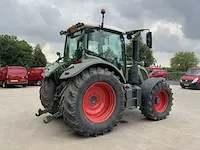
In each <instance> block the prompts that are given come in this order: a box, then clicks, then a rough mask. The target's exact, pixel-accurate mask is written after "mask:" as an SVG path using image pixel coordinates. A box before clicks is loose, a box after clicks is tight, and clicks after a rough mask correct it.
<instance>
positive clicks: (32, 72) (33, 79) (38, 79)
mask: <svg viewBox="0 0 200 150" xmlns="http://www.w3.org/2000/svg"><path fill="white" fill-rule="evenodd" d="M44 70H45V67H35V68H30V69H28V84H29V85H38V86H40V85H41V84H42V81H43V79H44V77H43V75H42V73H43V72H44Z"/></svg>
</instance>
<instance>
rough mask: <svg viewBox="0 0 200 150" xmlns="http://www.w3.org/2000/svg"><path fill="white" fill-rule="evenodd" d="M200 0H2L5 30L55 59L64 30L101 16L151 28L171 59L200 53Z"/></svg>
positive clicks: (159, 49)
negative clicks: (180, 53)
mask: <svg viewBox="0 0 200 150" xmlns="http://www.w3.org/2000/svg"><path fill="white" fill-rule="evenodd" d="M199 4H200V1H199V0H193V1H186V0H153V1H152V0H126V2H124V1H121V0H115V1H114V0H99V1H94V0H87V1H86V0H73V1H72V0H68V1H63V0H62V1H61V0H48V1H47V0H40V1H37V2H36V1H35V0H26V1H22V0H1V5H0V19H1V23H0V34H5V33H6V34H14V35H17V36H18V37H20V38H23V39H25V40H27V41H28V42H30V43H32V44H37V43H38V44H40V45H41V46H42V47H43V51H44V52H45V53H46V55H47V56H48V58H49V59H51V60H55V58H57V56H56V51H60V52H63V49H64V36H60V35H59V32H60V30H63V29H67V28H68V27H69V26H70V25H72V24H74V23H77V22H95V23H100V22H101V14H100V9H101V8H102V7H104V8H105V9H106V16H105V23H106V24H109V25H113V26H116V27H119V28H122V29H124V30H131V29H138V28H150V29H151V30H152V31H153V49H154V56H155V57H156V59H157V60H159V61H158V63H159V64H165V63H164V62H162V59H160V57H161V56H164V55H165V56H166V55H168V59H167V60H169V58H170V57H171V56H173V54H174V53H175V52H177V51H182V50H189V51H195V53H196V54H197V55H198V56H200V42H199V40H200V32H198V28H199V24H200V20H199V19H198V17H197V16H198V14H199V8H198V7H199Z"/></svg>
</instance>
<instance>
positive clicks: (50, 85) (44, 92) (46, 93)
mask: <svg viewBox="0 0 200 150" xmlns="http://www.w3.org/2000/svg"><path fill="white" fill-rule="evenodd" d="M55 90H56V84H55V82H54V80H53V79H52V78H45V79H44V81H43V82H42V85H41V87H40V91H39V93H40V100H41V104H42V105H43V107H44V108H45V109H52V107H53V103H54V93H55ZM56 112H57V110H51V111H50V113H51V114H54V113H56Z"/></svg>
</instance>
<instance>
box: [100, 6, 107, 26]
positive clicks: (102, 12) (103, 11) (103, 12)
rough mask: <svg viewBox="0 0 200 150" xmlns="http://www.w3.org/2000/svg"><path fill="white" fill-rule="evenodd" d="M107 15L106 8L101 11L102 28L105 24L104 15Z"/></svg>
mask: <svg viewBox="0 0 200 150" xmlns="http://www.w3.org/2000/svg"><path fill="white" fill-rule="evenodd" d="M105 13H106V11H105V8H102V9H101V14H102V22H101V28H103V23H104V14H105Z"/></svg>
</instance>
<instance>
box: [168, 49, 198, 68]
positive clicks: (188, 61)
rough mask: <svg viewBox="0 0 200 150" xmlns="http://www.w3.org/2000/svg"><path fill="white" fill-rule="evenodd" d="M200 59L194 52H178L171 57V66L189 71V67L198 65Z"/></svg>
mask: <svg viewBox="0 0 200 150" xmlns="http://www.w3.org/2000/svg"><path fill="white" fill-rule="evenodd" d="M199 62H200V61H199V59H198V58H197V56H196V55H195V53H194V52H187V51H186V52H177V53H175V55H174V57H172V58H171V59H170V65H171V68H172V69H174V70H178V71H187V69H188V68H190V67H193V66H197V65H198V63H199Z"/></svg>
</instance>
